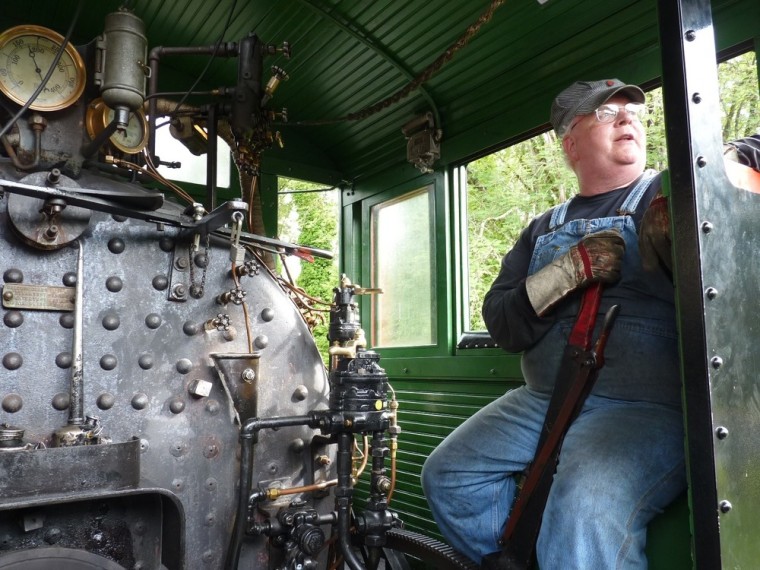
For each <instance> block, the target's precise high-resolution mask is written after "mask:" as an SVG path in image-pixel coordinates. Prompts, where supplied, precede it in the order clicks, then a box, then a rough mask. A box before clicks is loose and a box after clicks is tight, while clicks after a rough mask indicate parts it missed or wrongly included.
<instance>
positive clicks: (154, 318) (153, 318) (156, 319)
mask: <svg viewBox="0 0 760 570" xmlns="http://www.w3.org/2000/svg"><path fill="white" fill-rule="evenodd" d="M145 326H146V327H148V328H149V329H157V328H158V327H160V326H161V315H157V314H156V313H151V314H150V315H148V316H147V317H145Z"/></svg>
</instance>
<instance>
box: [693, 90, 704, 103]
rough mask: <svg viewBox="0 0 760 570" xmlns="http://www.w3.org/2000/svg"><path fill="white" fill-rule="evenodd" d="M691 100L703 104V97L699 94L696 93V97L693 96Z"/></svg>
mask: <svg viewBox="0 0 760 570" xmlns="http://www.w3.org/2000/svg"><path fill="white" fill-rule="evenodd" d="M691 100H692V101H694V102H695V103H697V104H699V103H701V102H702V95H700V94H699V93H694V95H692V96H691Z"/></svg>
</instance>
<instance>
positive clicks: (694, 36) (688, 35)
mask: <svg viewBox="0 0 760 570" xmlns="http://www.w3.org/2000/svg"><path fill="white" fill-rule="evenodd" d="M684 37H685V38H686V41H687V42H693V41H694V40H695V39H697V32H695V31H694V30H686V33H685V34H684Z"/></svg>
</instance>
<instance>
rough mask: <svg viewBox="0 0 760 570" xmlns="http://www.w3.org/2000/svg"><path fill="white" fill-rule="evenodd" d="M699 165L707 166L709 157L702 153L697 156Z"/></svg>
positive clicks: (701, 166)
mask: <svg viewBox="0 0 760 570" xmlns="http://www.w3.org/2000/svg"><path fill="white" fill-rule="evenodd" d="M697 166H699V167H700V168H704V167H705V166H707V159H706V158H705V157H704V156H702V155H701V154H700V155H699V156H698V157H697Z"/></svg>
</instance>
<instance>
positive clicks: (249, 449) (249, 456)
mask: <svg viewBox="0 0 760 570" xmlns="http://www.w3.org/2000/svg"><path fill="white" fill-rule="evenodd" d="M324 422H325V418H324V417H323V415H322V414H319V413H317V412H312V413H311V414H310V415H308V416H289V417H280V418H269V419H261V418H251V419H249V420H248V421H247V422H245V425H243V428H242V429H241V430H240V446H241V447H240V485H239V494H238V505H237V511H236V513H235V523H234V524H233V527H232V540H231V541H230V546H229V548H228V549H227V557H226V559H225V564H224V568H225V570H236V569H237V566H238V562H239V561H240V549H241V547H242V545H243V536H245V531H246V523H247V522H248V505H249V503H250V502H251V501H254V502H255V501H256V500H258V497H257V494H254V495H251V476H252V475H253V444H254V443H256V439H257V438H258V433H259V431H260V430H262V429H275V428H281V427H287V426H303V425H305V426H309V427H311V428H316V427H319V426H320V424H323V423H324ZM349 474H350V465H349Z"/></svg>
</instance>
